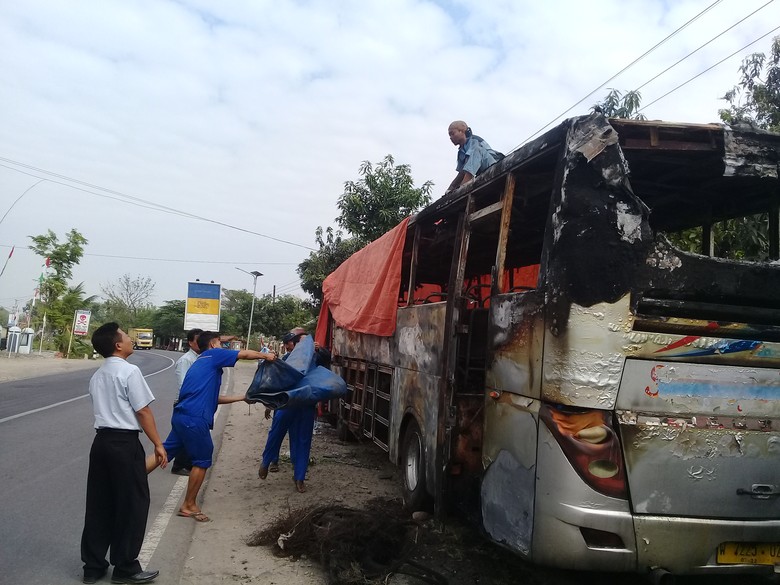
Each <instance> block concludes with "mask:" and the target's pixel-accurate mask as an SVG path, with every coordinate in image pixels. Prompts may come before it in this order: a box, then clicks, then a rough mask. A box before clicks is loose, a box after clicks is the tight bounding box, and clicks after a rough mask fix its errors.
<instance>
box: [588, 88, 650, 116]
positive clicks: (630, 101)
mask: <svg viewBox="0 0 780 585" xmlns="http://www.w3.org/2000/svg"><path fill="white" fill-rule="evenodd" d="M641 105H642V94H641V93H639V92H638V91H627V92H626V93H625V94H624V93H623V92H621V91H620V90H617V89H614V88H609V93H608V94H607V95H606V97H604V99H603V100H602V101H600V102H598V103H597V104H595V105H594V106H593V108H591V109H592V110H593V111H595V112H600V113H602V114H604V115H605V116H606V117H607V118H629V119H632V120H647V117H646V116H645V115H644V114H640V113H639V108H640V106H641Z"/></svg>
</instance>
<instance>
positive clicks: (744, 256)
mask: <svg viewBox="0 0 780 585" xmlns="http://www.w3.org/2000/svg"><path fill="white" fill-rule="evenodd" d="M739 72H740V79H739V81H738V82H737V84H736V85H735V86H734V87H733V88H732V89H731V90H729V91H727V92H726V94H725V95H724V96H723V99H725V100H726V101H727V102H728V103H729V107H728V109H722V110H718V115H719V116H720V119H721V120H723V121H724V122H726V123H727V124H731V125H736V124H750V125H751V126H755V127H757V128H762V129H764V130H770V131H774V132H780V37H775V38H774V39H772V46H771V47H770V53H769V58H768V59H767V56H766V55H765V54H764V53H753V54H752V55H748V56H747V57H745V58H744V59H743V60H742V64H741V65H740V68H739ZM669 238H670V240H671V241H672V242H673V243H674V244H675V245H676V246H678V247H679V248H681V249H683V250H689V251H692V252H698V251H700V250H701V238H702V236H701V230H700V229H698V228H693V229H689V230H684V231H682V232H678V233H676V234H670V235H669ZM712 241H713V244H714V248H715V256H717V257H719V258H731V259H737V260H767V259H768V258H769V216H768V214H766V213H760V214H757V215H750V216H747V217H735V218H731V219H727V220H725V221H721V222H719V223H716V224H714V225H713V226H712Z"/></svg>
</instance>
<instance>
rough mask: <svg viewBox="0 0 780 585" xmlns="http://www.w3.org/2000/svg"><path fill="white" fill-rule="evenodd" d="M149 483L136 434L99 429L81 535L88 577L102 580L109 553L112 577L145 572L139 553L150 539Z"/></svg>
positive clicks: (91, 451) (94, 445)
mask: <svg viewBox="0 0 780 585" xmlns="http://www.w3.org/2000/svg"><path fill="white" fill-rule="evenodd" d="M148 513H149V482H148V480H147V476H146V464H145V456H144V448H143V446H142V445H141V441H139V440H138V433H137V432H134V431H121V430H112V429H98V431H97V434H96V435H95V440H94V441H93V443H92V449H91V450H90V452H89V475H88V476H87V511H86V514H85V517H84V532H83V533H82V535H81V560H82V561H84V574H85V575H89V574H92V575H96V576H97V575H102V574H103V573H104V572H105V571H106V569H107V568H108V563H107V562H106V552H108V549H109V547H110V548H111V557H110V558H111V564H112V565H114V574H115V575H121V576H128V575H134V574H135V573H138V572H139V571H141V564H140V563H139V562H138V553H139V552H140V551H141V545H142V544H143V541H144V535H145V534H146V517H147V515H148Z"/></svg>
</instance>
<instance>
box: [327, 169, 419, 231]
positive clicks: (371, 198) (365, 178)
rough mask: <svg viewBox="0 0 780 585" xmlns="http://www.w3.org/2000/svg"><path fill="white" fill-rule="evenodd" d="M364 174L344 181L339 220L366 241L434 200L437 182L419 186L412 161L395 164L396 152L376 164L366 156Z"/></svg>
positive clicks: (344, 226) (362, 171) (362, 172)
mask: <svg viewBox="0 0 780 585" xmlns="http://www.w3.org/2000/svg"><path fill="white" fill-rule="evenodd" d="M358 173H359V174H360V176H361V178H360V179H359V180H358V181H357V182H355V181H346V182H345V183H344V193H343V194H342V195H341V197H339V200H338V203H337V204H336V206H337V207H338V209H339V211H340V212H341V214H340V215H339V216H338V217H337V218H336V222H337V223H338V224H339V225H340V226H341V227H343V228H344V229H346V230H347V231H348V232H349V233H350V234H352V235H353V236H354V237H356V238H358V239H360V240H361V241H362V242H363V243H364V244H367V243H369V242H372V241H374V240H376V239H377V238H378V237H379V236H381V235H382V234H384V233H385V232H387V231H389V230H391V229H392V228H393V227H395V226H396V225H398V223H400V222H401V220H402V219H404V218H406V217H408V216H410V215H411V214H412V213H414V212H416V211H417V210H418V209H420V208H421V207H423V206H425V205H427V204H428V203H430V201H431V195H430V193H431V189H432V188H433V183H432V182H431V181H425V183H423V185H422V187H415V186H414V182H413V180H412V174H411V167H410V166H409V165H398V166H396V165H395V160H394V159H393V157H392V155H389V154H388V155H387V156H386V157H385V158H384V160H382V161H381V162H379V163H377V164H376V165H372V164H371V163H370V162H369V161H367V160H365V161H363V162H362V163H361V165H360V169H359V171H358Z"/></svg>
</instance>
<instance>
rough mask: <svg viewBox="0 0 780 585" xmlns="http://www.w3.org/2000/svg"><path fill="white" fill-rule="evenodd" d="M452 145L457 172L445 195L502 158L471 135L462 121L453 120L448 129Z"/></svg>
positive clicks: (482, 141)
mask: <svg viewBox="0 0 780 585" xmlns="http://www.w3.org/2000/svg"><path fill="white" fill-rule="evenodd" d="M447 131H448V134H449V135H450V140H451V141H452V143H453V144H454V145H455V146H457V147H458V164H457V166H456V167H455V170H456V171H457V172H458V174H457V176H456V177H455V179H454V180H453V181H452V183H450V186H449V187H448V188H447V193H449V192H450V191H453V190H454V189H457V188H458V187H460V186H461V185H465V184H466V183H468V182H469V181H472V180H473V179H474V177H476V176H477V175H479V174H480V173H482V172H484V171H485V169H487V168H488V167H489V166H490V165H492V164H495V163H496V162H498V161H500V160H501V159H502V158H504V155H502V154H501V153H500V152H496V151H495V150H493V149H492V148H490V145H489V144H488V143H487V142H485V141H484V140H483V139H482V138H480V137H479V136H476V135H474V134H472V133H471V128H469V125H468V124H466V122H464V121H463V120H455V121H454V122H453V123H452V124H450V126H449V128H448V130H447Z"/></svg>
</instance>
